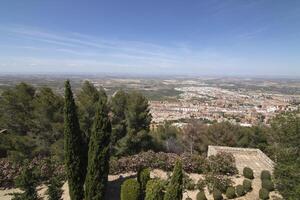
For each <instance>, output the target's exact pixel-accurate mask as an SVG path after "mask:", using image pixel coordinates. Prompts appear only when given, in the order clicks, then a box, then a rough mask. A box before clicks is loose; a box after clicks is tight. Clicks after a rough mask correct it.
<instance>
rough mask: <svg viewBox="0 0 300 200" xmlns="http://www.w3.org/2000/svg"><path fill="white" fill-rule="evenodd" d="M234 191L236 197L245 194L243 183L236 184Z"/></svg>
mask: <svg viewBox="0 0 300 200" xmlns="http://www.w3.org/2000/svg"><path fill="white" fill-rule="evenodd" d="M235 191H236V194H237V196H238V197H241V196H244V195H245V194H246V193H245V188H244V186H243V185H238V186H236V188H235Z"/></svg>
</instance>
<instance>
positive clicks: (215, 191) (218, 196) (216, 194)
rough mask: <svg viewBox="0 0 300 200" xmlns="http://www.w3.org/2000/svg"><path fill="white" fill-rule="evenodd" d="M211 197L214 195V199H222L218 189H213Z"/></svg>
mask: <svg viewBox="0 0 300 200" xmlns="http://www.w3.org/2000/svg"><path fill="white" fill-rule="evenodd" d="M213 197H214V200H222V199H223V196H222V192H221V191H220V190H218V189H215V190H214V191H213Z"/></svg>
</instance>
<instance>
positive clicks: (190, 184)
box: [183, 174, 196, 190]
mask: <svg viewBox="0 0 300 200" xmlns="http://www.w3.org/2000/svg"><path fill="white" fill-rule="evenodd" d="M183 188H184V189H186V190H195V189H196V184H195V182H194V181H193V179H191V178H190V177H189V176H188V175H187V174H184V176H183Z"/></svg>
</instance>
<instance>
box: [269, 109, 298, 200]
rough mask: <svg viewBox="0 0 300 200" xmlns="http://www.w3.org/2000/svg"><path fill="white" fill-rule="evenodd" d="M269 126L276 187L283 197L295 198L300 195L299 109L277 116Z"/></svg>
mask: <svg viewBox="0 0 300 200" xmlns="http://www.w3.org/2000/svg"><path fill="white" fill-rule="evenodd" d="M271 126H272V135H271V136H272V141H271V144H272V149H271V151H272V152H274V153H273V157H274V158H275V159H276V165H275V169H274V178H275V182H276V188H277V189H278V191H279V192H280V194H281V195H282V196H283V198H284V199H297V198H299V196H300V189H299V188H300V156H299V154H300V115H299V111H297V112H293V113H285V114H282V115H279V116H277V117H276V118H275V119H274V120H273V121H272V123H271Z"/></svg>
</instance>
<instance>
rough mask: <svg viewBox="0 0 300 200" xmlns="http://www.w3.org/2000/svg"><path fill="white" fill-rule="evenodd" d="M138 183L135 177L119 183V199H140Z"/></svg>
mask: <svg viewBox="0 0 300 200" xmlns="http://www.w3.org/2000/svg"><path fill="white" fill-rule="evenodd" d="M140 197H141V194H140V185H139V183H138V181H137V180H135V179H127V180H126V181H124V182H123V184H122V185H121V200H140Z"/></svg>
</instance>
